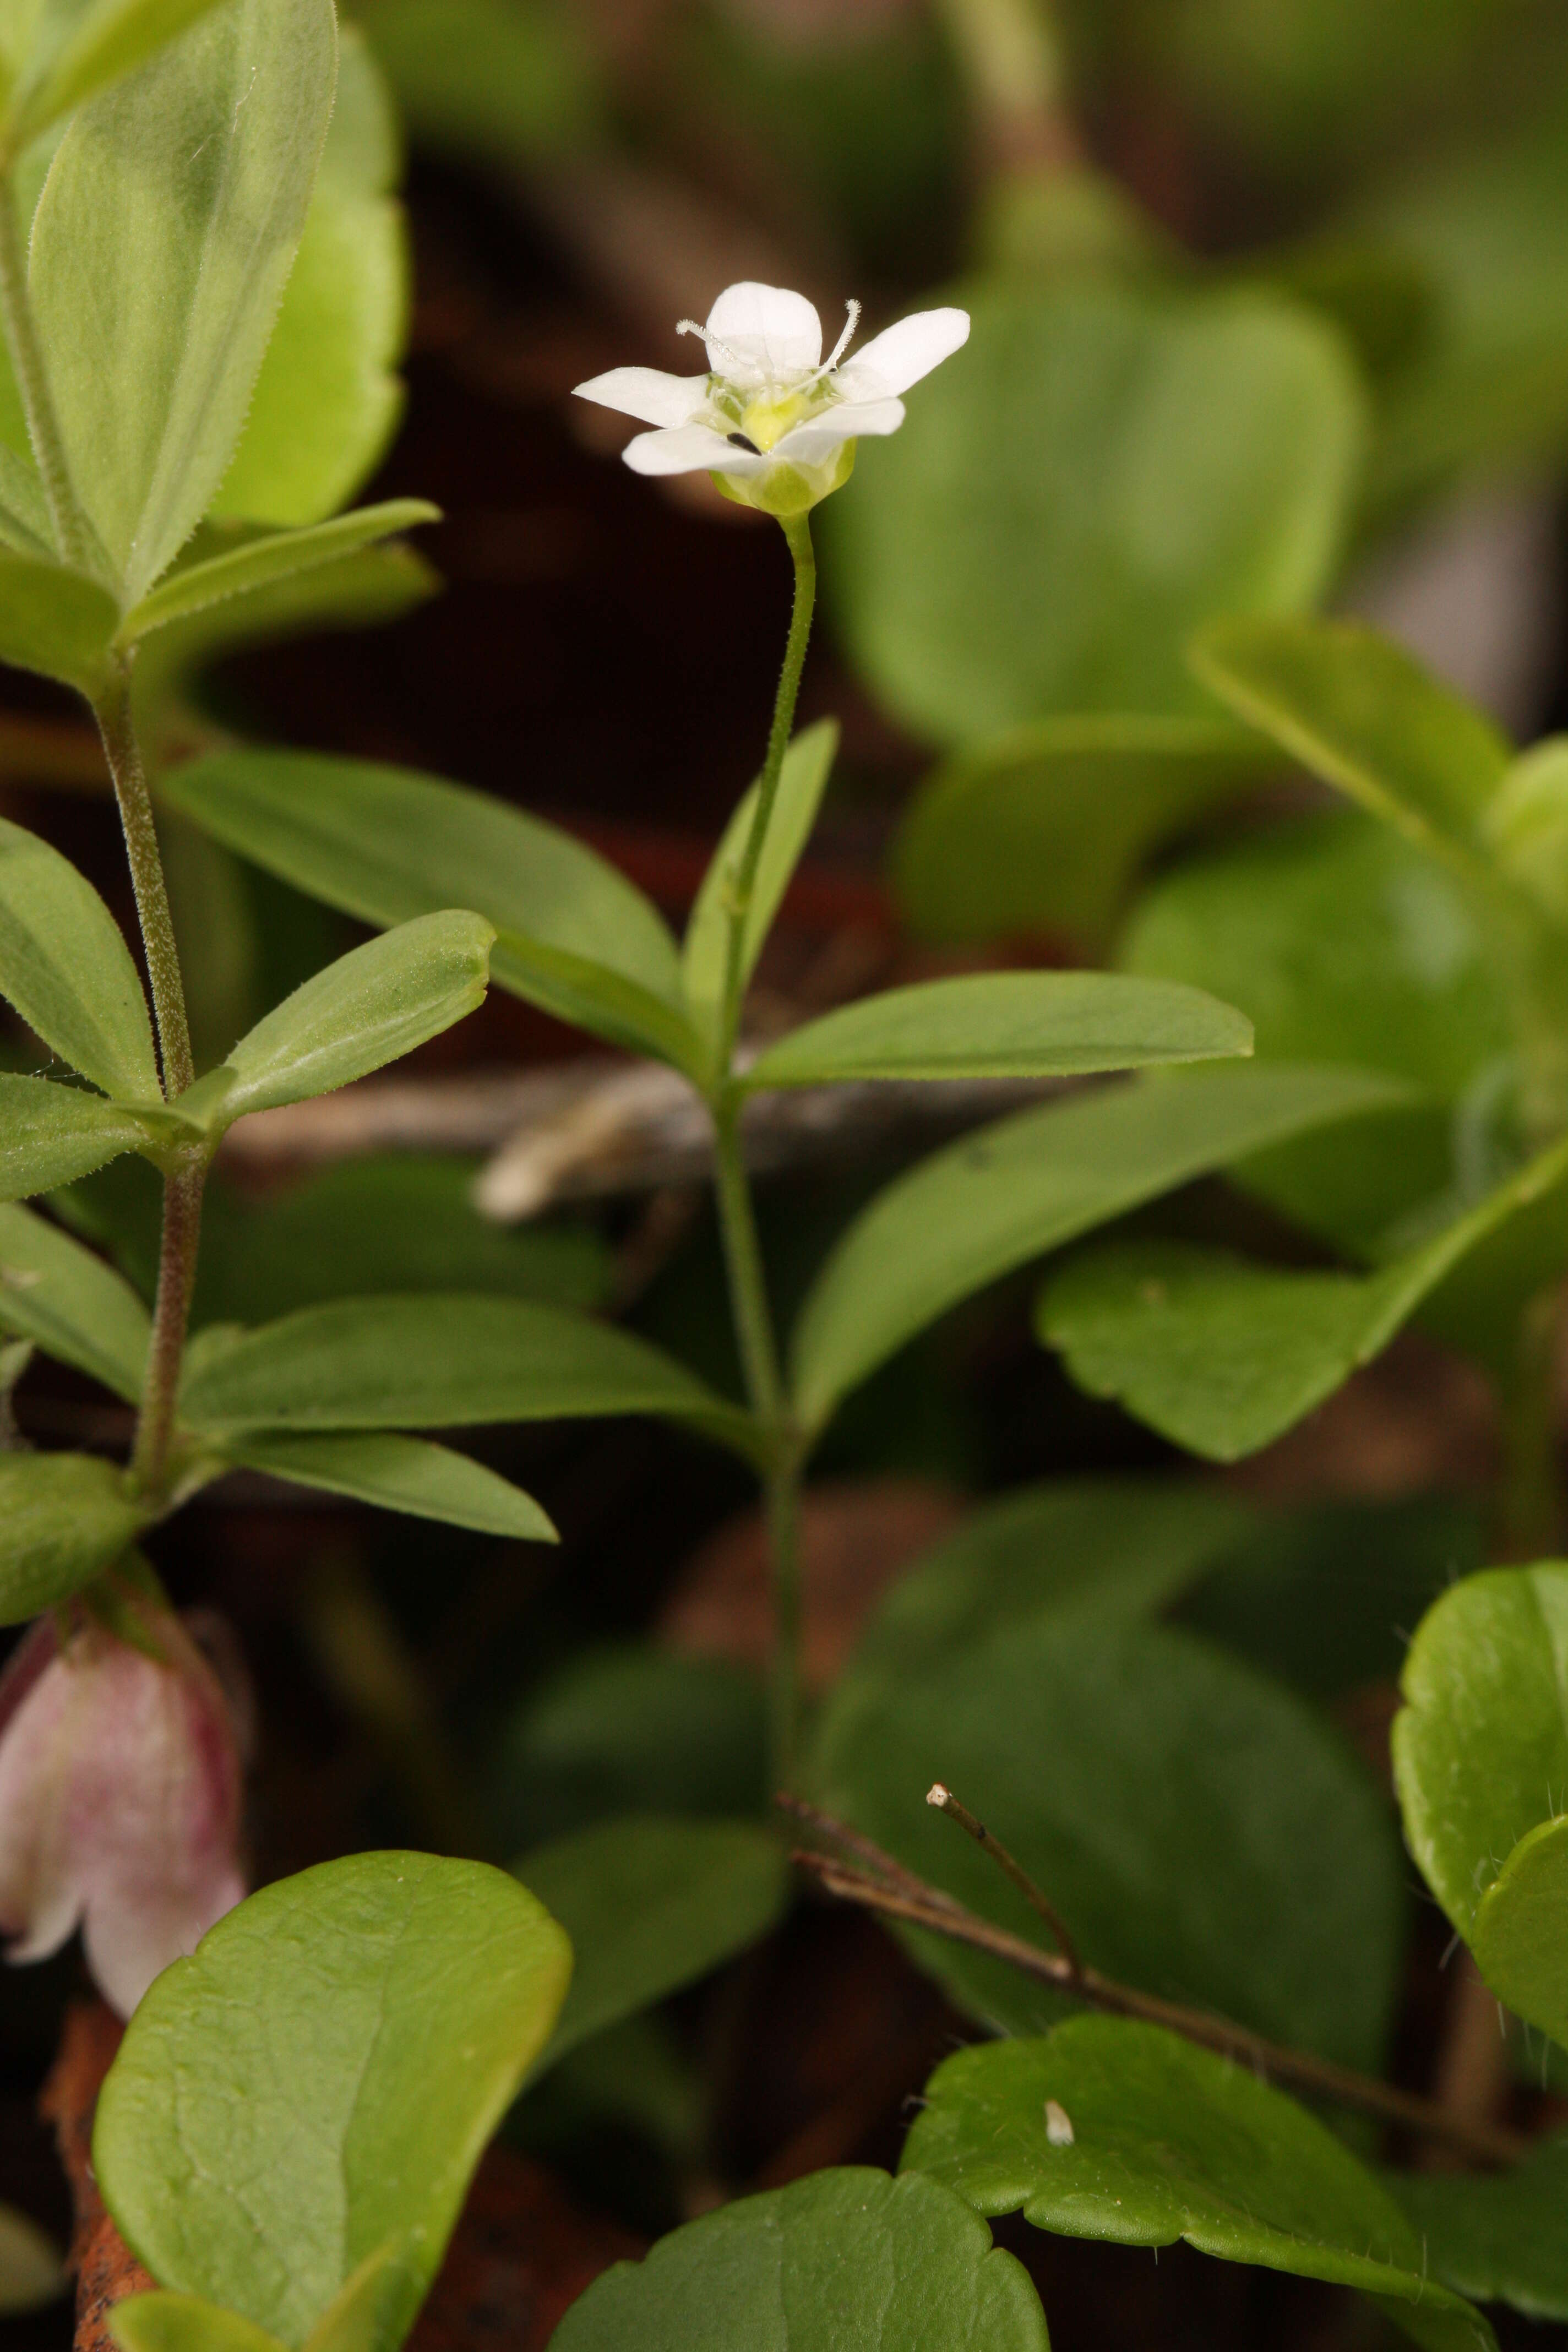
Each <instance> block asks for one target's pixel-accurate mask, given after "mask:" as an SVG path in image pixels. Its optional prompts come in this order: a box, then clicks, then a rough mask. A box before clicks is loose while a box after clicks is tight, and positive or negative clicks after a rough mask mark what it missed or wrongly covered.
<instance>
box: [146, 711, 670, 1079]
mask: <svg viewBox="0 0 1568 2352" xmlns="http://www.w3.org/2000/svg"><path fill="white" fill-rule="evenodd" d="M167 796H168V798H169V799H170V800H171V801H172V802H173V803H174V805H175V806H176V807H177V808H179V809H182V810H183V811H184V814H186V815H187V816H191V817H194V818H195V821H196V823H197V824H202V825H205V828H206V829H207V831H208V832H209V833H212V834H214V835H216V837H217V839H218V840H220V841H222V842H224V843H225V844H226V845H227V846H228V847H229V848H230V849H234V850H237V851H238V853H239V855H240V856H242V857H248V858H250V859H251V860H252V861H253V862H254V863H255V864H256V865H258V866H265V867H267V868H268V871H269V872H271V873H274V874H279V875H281V876H282V877H283V879H284V880H285V881H286V882H292V883H293V884H294V886H295V887H296V888H297V889H300V890H308V891H310V893H311V894H312V895H313V896H314V897H316V898H324V899H326V900H327V902H328V904H329V905H331V906H334V907H341V908H343V910H344V911H345V912H346V913H348V914H351V915H357V916H358V917H359V918H360V919H362V920H363V921H365V922H371V923H384V924H385V923H397V922H403V921H405V920H406V919H407V918H409V917H410V916H413V915H423V914H429V913H432V912H433V911H434V910H435V909H436V908H438V907H472V908H475V909H476V911H477V912H478V913H479V914H481V915H483V916H485V917H486V918H487V919H489V921H490V922H492V923H493V924H494V925H495V927H496V931H497V933H498V938H497V941H496V946H495V950H494V952H493V954H492V956H491V959H490V969H491V973H492V975H493V977H494V979H495V980H496V981H497V982H498V983H499V984H500V986H501V987H503V988H510V989H511V990H513V991H514V992H516V993H517V994H518V995H520V996H524V997H527V998H528V999H529V1000H530V1001H531V1003H537V1004H542V1005H543V1006H544V1007H545V1008H546V1010H547V1011H550V1012H553V1013H559V1014H560V1015H561V1017H562V1018H563V1019H564V1020H568V1021H574V1022H576V1023H578V1024H580V1025H581V1026H583V1027H585V1028H589V1029H592V1030H594V1031H595V1034H599V1035H604V1036H608V1037H611V1038H613V1039H614V1040H615V1041H616V1043H619V1044H634V1045H638V1046H640V1047H641V1048H642V1049H643V1050H647V1051H650V1052H653V1053H657V1054H659V1055H663V1056H664V1057H665V1058H667V1059H668V1060H673V1061H677V1062H680V1063H683V1064H686V1065H696V1064H698V1063H700V1059H701V1055H702V1051H703V1048H702V1044H701V1040H700V1038H699V1036H698V1034H697V1032H696V1030H695V1029H694V1028H693V1027H692V1025H691V1023H690V1020H689V1015H688V1013H687V1012H686V1010H685V1006H684V1003H683V1000H682V995H681V986H680V965H679V955H678V953H677V950H676V946H675V941H674V940H672V939H671V937H670V935H669V932H668V929H667V928H666V926H665V924H664V922H663V921H662V919H660V917H659V915H658V911H657V910H656V909H655V908H653V907H652V906H650V905H649V903H648V901H647V899H646V898H644V897H643V895H642V893H641V892H640V891H639V890H637V889H636V888H635V887H633V885H632V884H631V883H629V882H628V881H626V879H625V877H623V876H622V875H619V874H617V873H616V870H615V868H614V867H613V866H608V865H606V864H605V860H604V859H603V858H601V857H598V856H595V854H594V852H593V851H592V850H590V849H585V848H584V847H583V845H581V843H579V842H575V841H574V840H573V839H572V837H571V835H569V834H565V833H563V832H561V831H560V830H559V829H558V828H557V827H556V826H554V825H551V824H543V823H542V822H541V820H540V819H539V818H537V817H531V816H525V815H524V814H522V813H521V810H518V809H512V808H508V807H506V806H505V805H504V804H503V803H501V802H500V801H496V800H492V799H490V798H489V797H488V796H487V795H486V794H484V793H474V792H469V791H468V790H466V789H465V788H464V787H463V786H462V785H459V784H448V783H443V782H440V780H439V779H438V778H437V777H434V776H422V775H418V774H416V773H415V772H413V771H412V770H409V769H406V768H384V767H376V766H373V765H371V764H370V763H369V762H368V761H353V760H325V759H318V758H314V757H311V756H309V755H307V754H302V753H292V752H278V751H234V752H219V753H216V754H215V755H214V756H213V757H211V758H209V759H205V760H198V761H194V762H193V763H192V764H191V765H190V766H188V767H184V768H181V769H180V770H178V771H177V772H176V773H175V774H174V775H172V776H171V777H170V778H169V779H168V780H167Z"/></svg>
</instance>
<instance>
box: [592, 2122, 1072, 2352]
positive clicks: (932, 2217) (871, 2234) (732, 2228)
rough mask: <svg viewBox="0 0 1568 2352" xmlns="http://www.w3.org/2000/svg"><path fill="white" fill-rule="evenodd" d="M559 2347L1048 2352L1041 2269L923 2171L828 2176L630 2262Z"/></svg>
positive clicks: (700, 2225) (691, 2226) (737, 2210)
mask: <svg viewBox="0 0 1568 2352" xmlns="http://www.w3.org/2000/svg"><path fill="white" fill-rule="evenodd" d="M551 2345H552V2352H629V2347H632V2346H633V2345H635V2346H636V2347H637V2352H850V2347H853V2348H854V2352H925V2347H928V2346H930V2347H936V2346H938V2345H940V2346H941V2347H942V2352H1048V2340H1047V2334H1046V2321H1045V2315H1044V2313H1043V2312H1042V2311H1041V2309H1040V2305H1039V2301H1038V2298H1037V2295H1036V2294H1035V2290H1034V2288H1033V2287H1032V2286H1031V2284H1029V2275H1028V2273H1027V2272H1026V2270H1025V2268H1024V2266H1023V2264H1022V2263H1020V2262H1017V2261H1016V2259H1015V2258H1014V2256H1013V2255H1011V2254H1009V2253H1005V2252H1003V2251H1002V2250H1001V2248H1000V2247H993V2245H992V2243H991V2233H990V2231H988V2230H987V2228H986V2227H985V2224H984V2221H981V2220H980V2218H979V2216H978V2215H977V2214H976V2213H975V2212H974V2211H973V2209H972V2208H971V2207H970V2206H968V2205H966V2204H965V2203H963V2200H960V2199H959V2198H957V2197H954V2196H953V2195H952V2193H951V2191H950V2190H948V2189H943V2188H942V2187H940V2186H939V2185H938V2183H937V2182H935V2181H934V2180H926V2179H922V2178H921V2175H919V2174H918V2173H911V2174H909V2175H907V2176H906V2177H905V2178H904V2179H901V2180H889V2179H888V2177H887V2175H886V2173H882V2172H870V2171H862V2170H861V2169H859V2168H858V2167H857V2168H853V2169H846V2170H844V2171H830V2172H814V2173H811V2174H809V2175H808V2176H807V2178H806V2179H804V2180H797V2181H795V2182H794V2183H792V2185H791V2186H790V2187H789V2188H788V2189H770V2190H769V2191H767V2193H766V2194H765V2195H763V2196H761V2197H742V2198H741V2199H739V2200H737V2201H736V2202H735V2203H734V2204H732V2205H726V2206H725V2207H723V2209H722V2210H721V2211H719V2212H717V2213H710V2214H708V2215H707V2216H706V2217H705V2219H703V2220H702V2221H689V2222H688V2223H687V2225H686V2227H685V2228H684V2229H681V2230H674V2231H671V2232H670V2234H669V2235H668V2237H666V2238H661V2239H660V2240H659V2242H658V2244H657V2245H656V2246H655V2248H654V2250H653V2252H652V2253H651V2254H649V2256H648V2258H647V2261H646V2262H644V2263H616V2266H615V2268H614V2269H613V2270H610V2271H606V2272H605V2274H604V2275H603V2277H601V2278H598V2279H596V2280H595V2282H594V2284H593V2285H592V2286H591V2287H590V2288H589V2289H588V2292H587V2293H586V2294H584V2295H582V2296H580V2297H579V2299H578V2301H577V2302H575V2303H574V2305H572V2307H571V2309H570V2310H569V2311H568V2312H567V2314H566V2316H565V2318H564V2319H563V2321H562V2323H561V2326H559V2327H558V2328H557V2330H556V2332H555V2334H554V2336H552V2339H551Z"/></svg>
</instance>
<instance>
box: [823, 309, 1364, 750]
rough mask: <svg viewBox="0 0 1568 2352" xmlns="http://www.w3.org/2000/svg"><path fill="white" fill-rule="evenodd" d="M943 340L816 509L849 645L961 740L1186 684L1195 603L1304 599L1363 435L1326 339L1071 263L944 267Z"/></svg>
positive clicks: (885, 689)
mask: <svg viewBox="0 0 1568 2352" xmlns="http://www.w3.org/2000/svg"><path fill="white" fill-rule="evenodd" d="M961 295H962V299H965V300H966V302H967V303H968V306H969V309H970V311H971V315H972V318H973V331H972V332H971V335H970V339H969V341H968V343H967V344H966V345H965V347H964V349H963V352H960V353H958V354H957V355H956V356H955V357H954V358H953V359H952V360H951V361H949V362H948V363H947V364H946V365H945V366H944V367H942V368H941V369H939V371H938V372H937V373H936V374H935V375H934V376H932V377H931V379H930V381H929V382H928V383H926V384H925V385H923V386H922V388H921V395H920V397H919V399H918V400H913V401H911V402H910V413H909V418H908V421H907V423H906V424H905V425H903V426H902V428H901V429H900V432H899V433H898V434H896V435H895V436H893V437H892V438H891V439H889V440H888V441H887V442H885V443H879V444H878V445H877V446H871V445H870V444H868V443H863V444H862V446H861V449H860V455H859V462H858V473H857V478H856V483H855V494H854V496H853V498H850V499H835V500H834V501H832V502H831V503H830V504H829V505H828V506H827V507H826V508H825V509H824V510H823V513H824V526H823V527H824V530H825V531H826V532H827V533H828V534H829V537H830V541H831V545H830V550H829V552H830V554H831V556H832V558H833V562H832V564H831V567H830V572H829V576H830V577H831V578H832V579H833V580H834V581H835V583H836V587H837V599H838V604H839V609H840V614H841V618H842V624H843V626H844V628H845V631H846V634H847V639H848V643H849V647H850V650H851V652H852V653H853V655H854V656H855V657H856V659H857V662H858V666H859V667H860V669H861V671H862V673H863V674H864V675H865V676H866V677H867V678H868V682H869V683H870V685H871V686H872V688H874V690H875V691H876V692H877V694H878V695H879V697H880V698H882V699H883V700H884V701H885V702H886V703H887V704H888V705H889V708H890V709H891V710H892V711H893V713H894V714H895V716H897V717H898V718H899V719H902V720H903V721H904V723H905V724H906V725H908V726H910V727H912V728H914V729H915V730H917V731H918V732H920V733H921V734H924V735H928V736H931V737H933V738H935V739H936V740H939V741H941V742H943V743H946V744H966V743H970V742H973V741H974V740H976V739H977V738H982V737H985V736H991V735H994V734H996V733H997V732H999V731H1000V730H1003V729H1005V728H1009V727H1017V726H1021V725H1023V724H1024V723H1026V721H1028V720H1030V719H1044V718H1047V717H1049V716H1051V715H1052V714H1055V713H1063V714H1069V713H1070V714H1078V713H1080V712H1084V711H1110V712H1114V713H1117V714H1119V715H1120V714H1123V713H1128V712H1133V713H1142V714H1148V715H1153V716H1159V717H1164V716H1169V715H1172V714H1180V713H1183V712H1192V713H1194V714H1197V713H1199V712H1200V711H1201V709H1202V707H1203V706H1202V703H1201V700H1200V698H1199V695H1198V693H1197V690H1196V688H1194V684H1193V682H1192V680H1191V678H1190V677H1188V676H1187V674H1186V671H1185V669H1184V658H1183V656H1184V648H1185V646H1186V643H1187V640H1188V638H1189V637H1190V636H1191V635H1192V633H1193V631H1194V628H1196V627H1197V626H1198V625H1200V624H1201V623H1202V622H1204V621H1205V620H1209V619H1213V618H1217V617H1218V616H1219V615H1220V614H1229V613H1237V612H1255V613H1291V612H1299V611H1300V610H1302V609H1303V608H1304V607H1307V606H1309V605H1310V604H1312V603H1313V602H1315V600H1316V599H1317V598H1318V596H1319V595H1321V593H1322V591H1323V589H1324V588H1325V587H1326V586H1327V584H1328V583H1329V581H1330V579H1331V576H1332V573H1333V571H1334V568H1335V566H1336V564H1337V563H1338V561H1339V558H1340V551H1341V548H1342V542H1343V539H1344V534H1345V527H1346V522H1347V519H1348V513H1349V508H1350V503H1351V499H1352V495H1353V490H1354V482H1355V474H1356V469H1357V464H1358V460H1359V457H1360V450H1361V443H1362V436H1363V408H1362V398H1361V394H1360V389H1359V386H1358V384H1357V383H1356V380H1355V376H1354V373H1353V370H1352V365H1351V362H1350V360H1349V357H1348V354H1347V353H1346V352H1345V351H1344V349H1343V347H1342V344H1341V342H1340V341H1339V339H1338V337H1337V336H1336V335H1334V334H1333V332H1332V331H1331V330H1329V329H1327V328H1325V327H1324V326H1323V325H1322V324H1321V321H1320V320H1317V319H1315V318H1313V317H1312V316H1311V315H1310V313H1309V312H1308V311H1306V310H1300V309H1298V308H1297V307H1296V306H1294V305H1292V304H1289V303H1287V302H1283V301H1281V300H1279V299H1278V298H1277V297H1274V296H1267V295H1260V294H1256V293H1250V292H1249V293H1247V294H1235V293H1224V294H1218V295H1214V294H1207V293H1201V294H1198V295H1195V296H1194V295H1193V294H1191V293H1189V292H1187V291H1186V290H1184V289H1182V290H1177V289H1171V288H1166V287H1160V288H1150V289H1139V288H1131V287H1124V286H1117V285H1108V284H1106V283H1104V282H1095V281H1093V280H1088V281H1081V280H1080V281H1079V282H1078V283H1076V284H1067V285H1063V284H1058V285H1055V286H1049V285H1047V286H1045V287H1041V286H1038V285H1031V284H1029V283H1028V282H1027V281H1026V280H1025V281H1018V280H1014V281H1011V282H1008V281H1001V282H995V281H993V282H992V283H990V284H988V285H980V286H975V287H973V288H971V289H967V290H966V291H964V290H962V289H961Z"/></svg>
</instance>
